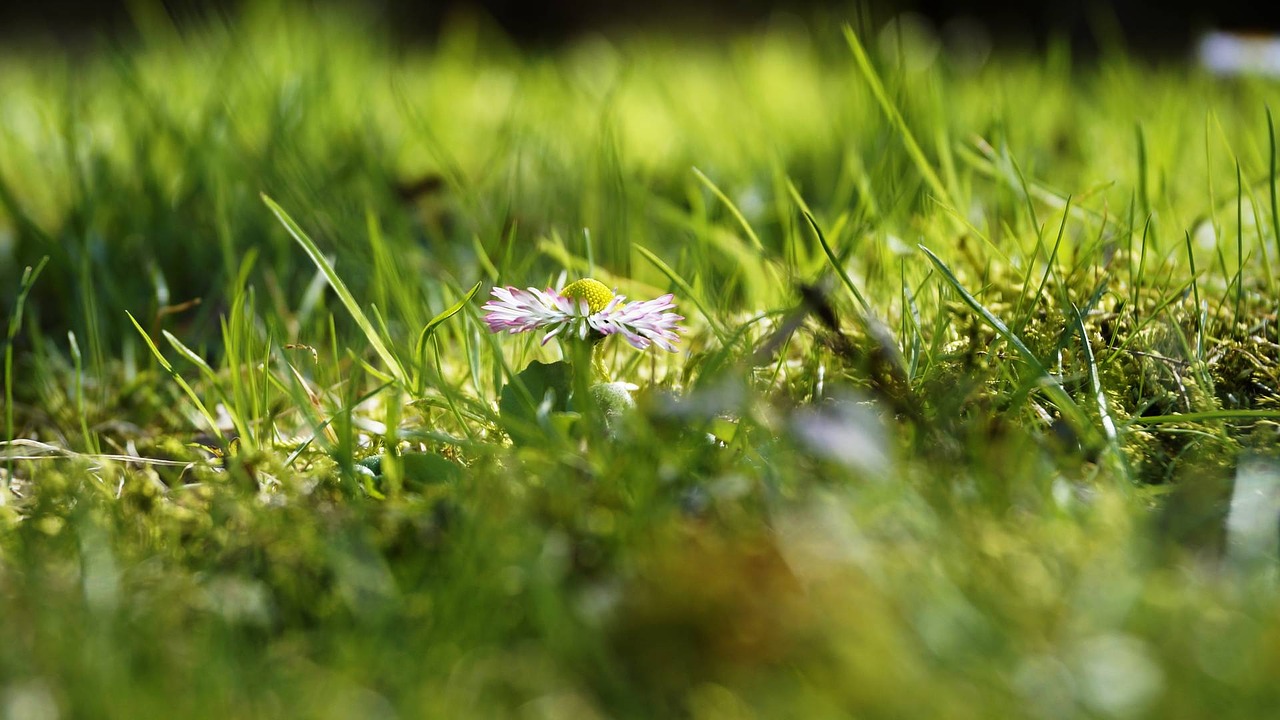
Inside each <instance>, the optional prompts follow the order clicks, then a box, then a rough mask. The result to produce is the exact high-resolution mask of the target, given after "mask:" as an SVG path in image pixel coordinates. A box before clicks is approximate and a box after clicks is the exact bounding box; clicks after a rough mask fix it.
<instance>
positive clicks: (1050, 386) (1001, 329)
mask: <svg viewBox="0 0 1280 720" xmlns="http://www.w3.org/2000/svg"><path fill="white" fill-rule="evenodd" d="M919 247H920V249H921V250H922V251H923V252H924V254H925V255H928V256H929V261H930V262H932V263H933V265H934V267H935V268H937V270H938V272H939V273H941V274H942V278H943V280H945V281H946V283H947V285H949V286H950V287H951V289H952V290H954V291H955V292H956V294H957V295H959V296H960V299H961V300H963V301H964V304H965V305H968V306H969V308H970V309H972V310H973V311H974V312H975V313H977V314H978V316H979V317H981V318H982V319H983V320H984V321H985V322H986V323H987V325H989V326H990V327H991V329H992V330H995V331H996V334H997V335H999V336H1000V337H1001V338H1003V339H1004V340H1005V342H1007V343H1009V344H1010V345H1012V346H1013V348H1014V349H1015V350H1017V351H1018V355H1019V357H1021V358H1022V361H1023V362H1024V363H1026V364H1027V365H1028V366H1029V367H1030V368H1031V370H1032V371H1033V372H1034V373H1035V374H1036V375H1037V377H1038V378H1039V380H1040V382H1041V383H1042V384H1041V387H1042V388H1043V389H1044V391H1045V393H1046V394H1048V395H1049V397H1050V398H1051V399H1052V400H1053V401H1054V403H1055V404H1056V405H1057V406H1058V410H1059V411H1061V412H1062V414H1063V416H1064V417H1066V418H1067V419H1068V420H1070V421H1071V422H1072V423H1073V424H1074V425H1075V426H1076V430H1077V431H1084V430H1086V429H1088V428H1089V423H1088V421H1087V420H1086V419H1085V417H1084V415H1083V413H1081V411H1080V408H1079V406H1077V405H1076V402H1075V400H1073V399H1072V398H1071V396H1070V395H1069V394H1067V392H1066V390H1064V389H1063V387H1062V384H1061V382H1059V380H1058V379H1057V378H1055V377H1053V375H1052V374H1050V372H1049V370H1048V368H1046V367H1045V366H1044V364H1043V363H1042V362H1040V358H1038V357H1036V355H1035V353H1033V352H1031V348H1029V347H1027V345H1026V343H1024V342H1023V341H1022V338H1020V337H1018V336H1017V335H1015V334H1013V332H1012V331H1011V330H1009V326H1007V325H1005V324H1004V321H1003V320H1001V319H1000V318H998V317H996V316H995V314H994V313H992V312H991V311H990V310H988V309H987V308H986V307H985V306H983V304H982V303H980V302H978V299H977V298H975V297H974V296H973V295H972V294H971V293H970V292H969V291H968V290H966V289H965V288H964V286H963V285H961V284H960V280H959V279H957V278H956V276H955V273H953V272H951V268H949V267H947V264H946V263H944V262H942V259H941V258H939V257H938V256H937V255H935V254H933V251H932V250H930V249H929V248H927V247H925V246H924V245H920V246H919Z"/></svg>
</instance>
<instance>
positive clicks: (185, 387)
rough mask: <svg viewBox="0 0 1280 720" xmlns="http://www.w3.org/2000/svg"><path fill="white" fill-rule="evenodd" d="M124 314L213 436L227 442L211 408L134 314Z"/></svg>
mask: <svg viewBox="0 0 1280 720" xmlns="http://www.w3.org/2000/svg"><path fill="white" fill-rule="evenodd" d="M124 314H125V315H128V316H129V322H131V323H133V327H134V328H136V329H137V331H138V334H139V335H141V336H142V339H143V340H144V341H145V342H146V343H147V347H148V348H150V349H151V354H152V355H154V356H155V358H156V360H157V361H159V363H160V367H162V368H164V371H165V372H167V373H169V377H171V378H173V380H174V382H176V383H178V387H180V388H182V392H183V393H185V394H186V396H187V398H188V399H189V400H191V402H192V404H194V405H195V406H196V410H199V411H200V415H201V416H203V417H204V420H205V422H206V423H208V425H209V431H210V432H211V433H213V436H214V437H216V438H218V440H219V441H222V440H225V438H224V437H223V435H222V430H220V429H219V428H218V421H217V420H215V419H214V417H213V413H210V412H209V408H207V407H205V406H204V402H203V401H201V400H200V396H199V395H197V394H196V391H195V390H193V389H192V388H191V386H190V385H189V384H187V381H186V380H185V379H184V378H183V377H182V376H181V375H179V374H178V371H177V370H174V369H173V365H171V364H170V363H169V361H168V360H166V359H165V357H164V354H163V353H161V352H160V348H158V347H156V344H155V343H154V342H152V341H151V336H150V335H148V334H147V331H146V330H143V329H142V326H141V325H139V324H138V321H137V319H136V318H134V317H133V313H131V312H129V311H128V310H126V311H125V313H124Z"/></svg>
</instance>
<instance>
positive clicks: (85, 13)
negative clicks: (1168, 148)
mask: <svg viewBox="0 0 1280 720" xmlns="http://www.w3.org/2000/svg"><path fill="white" fill-rule="evenodd" d="M142 4H143V5H147V2H146V0H144V2H143V3H142ZM238 4H239V3H236V2H227V1H222V2H219V1H216V0H205V1H203V2H201V1H193V0H179V1H169V2H163V1H161V0H151V2H150V4H149V5H147V6H148V7H159V8H163V10H164V11H166V12H168V13H169V14H170V15H171V16H172V17H173V18H174V19H175V20H176V21H178V22H179V23H181V22H188V21H194V20H198V19H201V18H205V17H207V16H209V15H210V14H214V15H217V14H222V13H229V12H232V11H233V10H234V8H235V7H236V6H237V5H238ZM306 4H307V5H310V6H312V7H314V8H317V9H321V10H323V9H324V8H325V7H326V6H331V5H346V6H351V5H358V6H360V7H361V8H362V9H364V10H366V11H368V12H370V13H372V14H373V15H374V16H376V17H379V18H381V19H382V20H383V21H384V22H386V23H387V24H388V25H389V26H390V27H392V28H393V29H394V31H395V32H396V33H397V35H398V36H399V37H400V39H401V40H402V41H404V42H408V43H415V42H430V41H432V40H433V39H434V38H435V37H436V34H437V32H438V30H439V28H440V26H441V24H442V22H443V21H444V20H445V19H446V18H448V17H450V16H451V15H454V14H456V13H459V12H477V11H478V12H479V13H481V14H482V15H485V16H488V17H489V18H491V19H492V20H493V21H494V22H495V23H496V24H497V25H498V26H500V27H502V28H503V29H504V30H505V31H506V32H507V33H508V34H509V35H510V36H511V37H512V38H514V39H515V40H517V41H519V42H521V43H524V44H527V45H547V44H555V43H558V42H562V41H564V40H567V39H571V38H573V37H574V36H577V35H580V34H583V33H588V32H609V33H611V32H626V31H627V30H629V29H637V28H644V29H658V30H662V31H667V32H676V33H687V32H691V33H716V32H723V31H732V30H733V29H735V28H741V27H744V26H750V25H752V24H755V23H758V22H760V21H762V20H766V19H768V18H769V17H771V16H773V15H774V14H776V13H779V12H791V13H794V14H797V15H799V16H801V17H809V18H812V17H815V16H816V17H823V16H829V17H832V18H838V17H848V16H850V15H853V14H855V13H862V14H864V15H869V16H871V17H872V18H873V19H884V18H888V17H891V16H892V15H894V14H896V13H899V12H906V11H910V12H916V13H919V14H921V15H923V16H925V17H926V18H928V19H929V20H931V21H933V22H934V23H937V24H939V25H942V24H944V23H946V22H947V21H949V20H954V19H957V18H963V19H966V20H972V21H976V22H978V23H980V24H982V25H983V26H985V27H986V29H987V30H988V31H989V32H990V34H991V35H992V37H993V39H994V40H995V42H996V43H997V45H1017V46H1027V45H1034V46H1042V45H1043V44H1044V43H1045V42H1046V41H1048V40H1050V39H1054V38H1063V39H1070V41H1071V43H1072V46H1073V47H1074V48H1075V49H1076V50H1077V51H1079V52H1082V53H1086V54H1087V53H1091V52H1095V51H1096V50H1097V49H1098V47H1099V44H1100V39H1101V42H1102V43H1104V44H1105V43H1106V42H1109V41H1115V40H1120V41H1123V42H1124V43H1125V45H1126V46H1127V47H1129V48H1130V49H1132V50H1136V51H1138V52H1141V53H1156V54H1167V53H1179V52H1182V51H1184V50H1185V49H1186V48H1188V47H1189V46H1190V45H1191V43H1192V42H1193V41H1194V39H1195V37H1196V36H1198V35H1199V34H1200V33H1202V32H1204V31H1205V30H1209V29H1215V28H1218V29H1229V30H1234V31H1246V32H1248V31H1258V32H1266V31H1274V30H1276V29H1280V3H1276V2H1259V1H1258V0H1253V1H1249V0H1218V1H1217V2H1184V1H1178V0H1175V1H1173V2H1154V1H1152V0H1115V1H1113V2H1087V3H1086V2H1037V1H1034V0H1033V1H1030V2H1028V1H1025V0H1023V1H1019V0H957V1H954V2H947V1H946V0H914V1H912V0H870V1H869V2H861V3H851V2H832V1H831V0H613V1H612V2H597V1H596V0H535V1H531V2H526V1H522V0H471V1H470V2H467V1H463V0H440V1H437V2H413V1H411V0H369V1H367V2H361V3H354V2H335V1H334V0H319V1H317V0H312V2H309V3H306ZM137 5H139V3H138V2H136V1H135V2H117V1H111V0H106V1H94V0H46V1H45V2H38V3H32V2H11V3H4V4H3V5H0V37H4V38H9V39H10V40H12V39H13V38H22V37H37V38H46V39H50V38H51V39H55V40H58V41H60V42H64V43H69V44H75V43H79V42H83V41H84V40H85V39H86V38H92V37H95V36H99V37H100V36H102V35H116V34H120V33H127V32H128V31H129V29H130V28H131V27H132V25H133V20H132V15H131V13H132V12H133V11H132V10H131V8H132V7H135V6H137Z"/></svg>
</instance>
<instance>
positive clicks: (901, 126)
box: [844, 25, 956, 207]
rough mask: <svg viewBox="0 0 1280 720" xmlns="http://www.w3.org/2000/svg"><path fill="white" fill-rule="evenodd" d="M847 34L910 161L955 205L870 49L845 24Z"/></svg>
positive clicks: (941, 194)
mask: <svg viewBox="0 0 1280 720" xmlns="http://www.w3.org/2000/svg"><path fill="white" fill-rule="evenodd" d="M844 37H845V40H847V41H848V43H849V49H850V50H852V51H853V57H854V59H855V60H857V62H858V69H859V70H861V71H862V77H863V78H865V79H866V81H867V85H868V86H869V87H870V88H871V94H872V95H874V96H875V98H876V102H878V103H879V104H880V109H881V110H883V111H884V114H885V115H887V116H888V118H889V123H890V124H892V125H893V127H894V129H895V130H897V131H898V134H899V135H901V136H902V144H903V145H905V146H906V149H907V154H908V155H910V156H911V160H912V161H913V162H914V163H915V164H916V169H918V170H919V171H920V175H921V176H922V177H923V178H924V181H925V183H926V184H927V185H928V186H929V189H930V190H932V191H933V193H934V194H935V195H937V197H938V199H939V200H942V201H943V202H945V203H946V204H947V205H951V206H953V207H955V206H956V204H955V203H954V202H952V200H951V193H949V192H947V188H946V186H945V185H943V184H942V180H941V179H940V178H939V177H938V174H937V173H936V172H934V170H933V166H932V165H930V164H929V159H928V158H926V157H925V156H924V151H923V150H921V149H920V144H919V143H917V142H916V138H915V135H913V134H912V133H911V129H910V128H908V127H907V121H906V120H905V119H904V118H903V117H902V112H901V111H900V110H898V106H897V105H894V104H893V101H892V100H890V99H889V94H888V93H887V92H885V89H884V83H883V82H881V81H880V76H879V74H877V73H876V69H875V67H874V66H873V65H872V64H871V58H869V57H867V51H866V50H865V49H864V48H863V47H862V42H861V41H859V40H858V36H857V35H856V34H855V33H854V32H853V28H852V27H850V26H848V25H845V26H844Z"/></svg>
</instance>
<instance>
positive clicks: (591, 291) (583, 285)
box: [560, 278, 613, 313]
mask: <svg viewBox="0 0 1280 720" xmlns="http://www.w3.org/2000/svg"><path fill="white" fill-rule="evenodd" d="M560 294H561V295H563V296H565V297H567V298H569V299H570V300H586V301H587V307H588V308H589V309H590V310H591V312H593V313H598V312H600V311H601V310H603V309H604V306H605V305H608V304H609V301H610V300H612V299H613V291H612V290H610V289H609V286H607V285H605V284H604V283H602V282H600V281H599V280H592V279H591V278H583V279H581V280H575V281H573V282H571V283H569V284H568V285H565V286H564V289H563V290H561V291H560Z"/></svg>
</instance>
